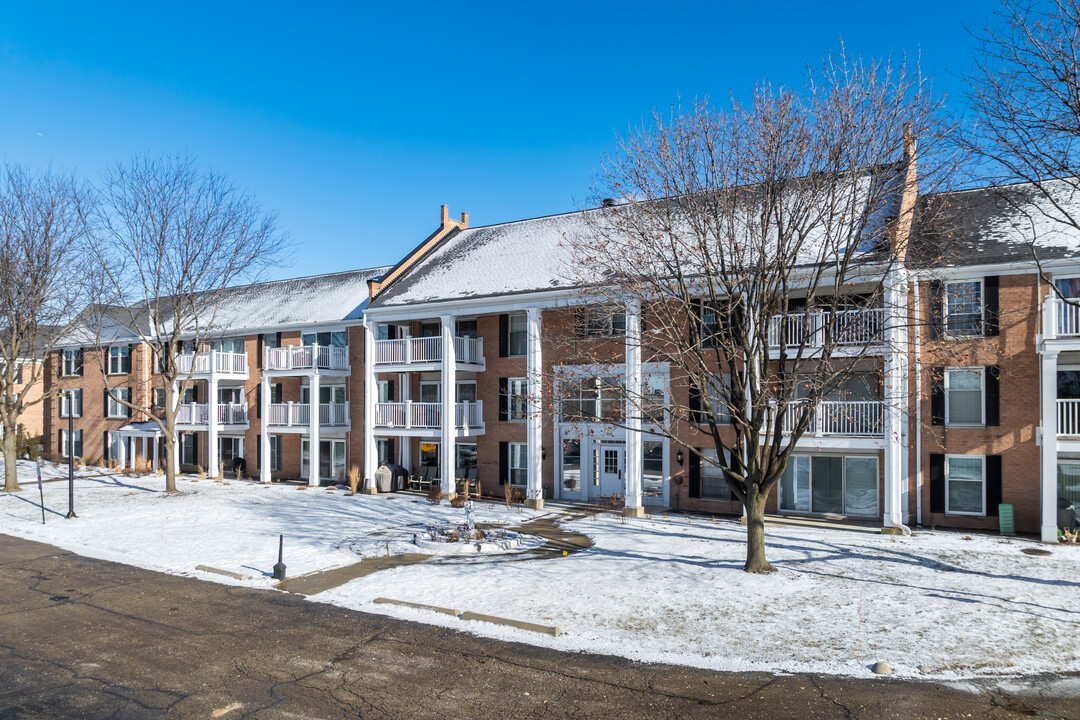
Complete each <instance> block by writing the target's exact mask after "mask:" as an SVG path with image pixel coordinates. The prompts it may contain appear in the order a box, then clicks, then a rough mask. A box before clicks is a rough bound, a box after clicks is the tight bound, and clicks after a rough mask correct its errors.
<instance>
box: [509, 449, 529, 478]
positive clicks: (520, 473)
mask: <svg viewBox="0 0 1080 720" xmlns="http://www.w3.org/2000/svg"><path fill="white" fill-rule="evenodd" d="M528 479H529V446H528V444H527V443H510V484H511V485H525V484H526V483H527V482H528Z"/></svg>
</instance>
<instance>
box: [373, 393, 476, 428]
mask: <svg viewBox="0 0 1080 720" xmlns="http://www.w3.org/2000/svg"><path fill="white" fill-rule="evenodd" d="M483 411H484V403H483V401H482V400H478V401H476V402H460V403H457V404H456V407H455V417H454V420H455V423H456V425H455V427H459V428H469V427H480V426H481V425H483ZM375 426H376V427H381V428H402V429H406V430H408V429H413V428H417V429H437V428H440V427H442V403H425V402H412V401H405V402H389V403H376V404H375Z"/></svg>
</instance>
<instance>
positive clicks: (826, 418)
mask: <svg viewBox="0 0 1080 720" xmlns="http://www.w3.org/2000/svg"><path fill="white" fill-rule="evenodd" d="M802 410H803V402H802V401H794V402H790V403H788V405H787V407H786V408H785V409H784V432H785V433H789V432H791V431H792V430H793V429H794V428H795V424H796V423H797V422H798V419H799V414H800V413H801V412H802ZM884 434H885V403H884V402H883V401H881V400H822V401H821V402H820V403H818V406H817V409H816V410H815V411H814V414H813V416H812V417H811V418H810V426H809V427H808V428H807V430H806V432H805V433H804V435H803V437H806V436H825V435H842V436H848V437H880V436H883V435H884Z"/></svg>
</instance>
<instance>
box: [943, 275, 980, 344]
mask: <svg viewBox="0 0 1080 720" xmlns="http://www.w3.org/2000/svg"><path fill="white" fill-rule="evenodd" d="M943 309H944V311H945V332H946V333H947V334H949V335H953V336H955V337H969V336H973V335H982V334H983V283H982V280H962V281H958V282H947V283H945V298H944V302H943Z"/></svg>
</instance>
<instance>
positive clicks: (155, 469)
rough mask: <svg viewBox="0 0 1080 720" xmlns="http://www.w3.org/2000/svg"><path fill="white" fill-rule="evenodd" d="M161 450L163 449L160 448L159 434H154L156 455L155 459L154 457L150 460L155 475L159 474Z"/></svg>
mask: <svg viewBox="0 0 1080 720" xmlns="http://www.w3.org/2000/svg"><path fill="white" fill-rule="evenodd" d="M159 452H161V449H160V448H159V446H158V436H157V435H155V436H154V457H153V459H152V460H151V461H150V469H151V472H153V473H154V474H155V475H157V468H158V453H159Z"/></svg>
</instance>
